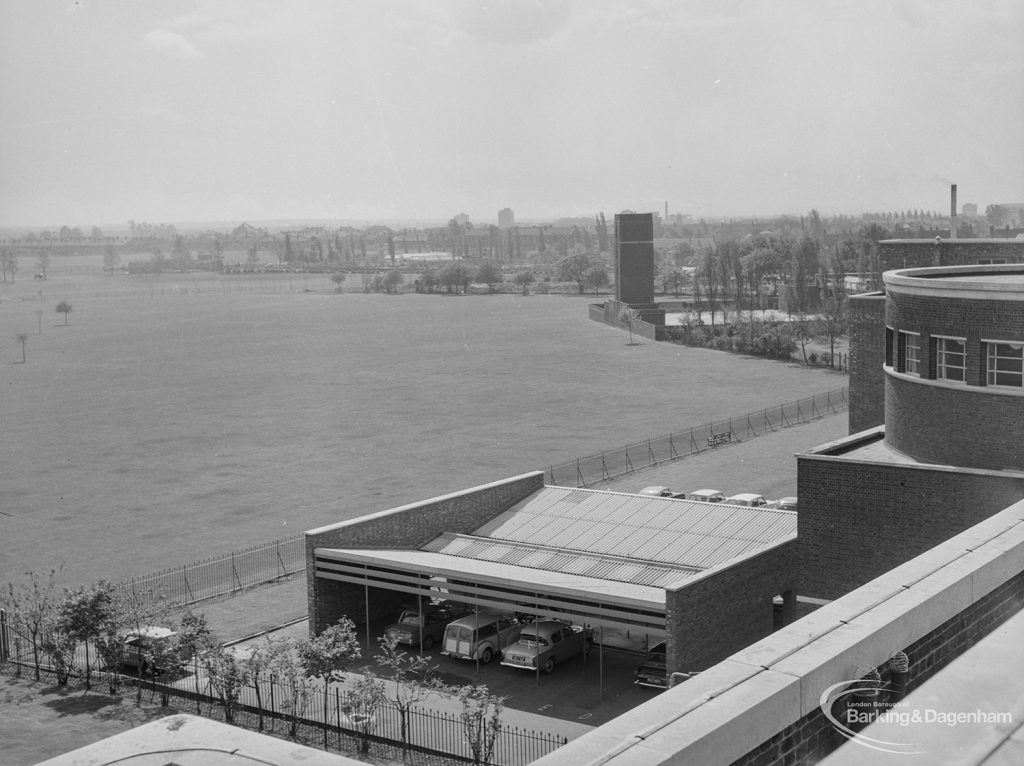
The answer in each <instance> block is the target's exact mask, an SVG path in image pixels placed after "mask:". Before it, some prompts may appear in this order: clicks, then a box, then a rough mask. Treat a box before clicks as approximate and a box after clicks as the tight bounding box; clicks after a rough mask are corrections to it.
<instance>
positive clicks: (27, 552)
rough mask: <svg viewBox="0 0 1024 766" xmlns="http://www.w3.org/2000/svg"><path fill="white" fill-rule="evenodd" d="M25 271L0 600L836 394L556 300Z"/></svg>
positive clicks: (10, 368) (11, 317)
mask: <svg viewBox="0 0 1024 766" xmlns="http://www.w3.org/2000/svg"><path fill="white" fill-rule="evenodd" d="M22 268H23V273H22V274H20V275H19V278H18V281H17V283H15V284H13V285H12V284H10V283H8V284H3V285H0V371H2V372H0V375H2V378H0V383H2V385H3V399H2V400H0V423H2V434H3V437H2V442H0V465H2V468H3V487H4V491H3V501H2V504H0V584H2V583H6V582H7V581H10V580H18V579H20V576H21V574H22V573H23V572H25V571H28V570H36V571H44V570H46V569H48V568H49V567H51V566H57V565H58V564H60V563H61V562H65V572H64V580H65V582H68V583H77V582H86V581H91V580H94V579H98V578H100V577H105V578H108V579H113V580H119V579H121V578H123V577H125V576H129V575H137V574H144V573H147V572H150V571H154V570H158V569H163V568H166V567H171V566H176V565H181V564H184V563H188V562H191V561H194V560H198V559H202V558H206V557H209V556H213V555H216V554H220V553H226V552H228V551H231V550H236V549H238V548H242V547H246V546H249V545H253V544H256V543H261V542H265V541H269V540H272V539H275V538H278V537H282V536H287V535H292V534H295V533H298V532H301V531H303V530H305V529H309V528H312V527H315V526H319V525H322V524H327V523H331V522H334V521H338V520H341V519H345V518H351V517H354V516H358V515H362V514H364V513H368V512H371V511H374V510H379V509H382V508H388V507H392V506H396V505H400V504H403V503H407V502H411V501H414V500H419V499H423V498H426V497H430V496H432V495H436V494H440V493H443V492H448V491H452V490H457V489H461V488H464V487H468V486H472V485H475V484H480V483H484V482H488V481H493V480H495V479H499V478H503V477H506V476H511V475H514V474H517V473H521V472H523V471H528V470H533V469H536V468H545V467H547V466H548V465H550V464H553V463H560V462H564V461H568V460H571V459H572V458H574V457H576V456H578V455H585V454H591V453H594V452H599V451H601V450H604V449H608V448H613V447H617V446H621V445H622V444H624V443H626V442H632V441H639V440H642V439H644V438H646V437H648V436H652V435H658V434H662V433H665V432H667V431H669V430H672V429H675V428H682V427H685V426H689V425H693V424H698V423H702V422H707V421H709V420H711V419H713V418H721V417H723V416H728V415H732V414H738V413H744V412H746V411H748V410H757V409H761V408H763V407H766V406H772V405H777V404H779V403H781V402H783V401H792V400H795V399H799V398H803V397H805V396H808V395H811V394H813V393H818V392H822V391H826V390H829V389H834V388H838V387H840V386H842V385H845V382H846V381H845V376H840V375H837V374H834V373H829V372H827V371H824V370H820V369H819V370H807V369H803V368H800V367H797V366H795V365H786V364H781V363H777V362H770V361H765V360H758V359H750V358H744V357H737V356H731V355H728V354H724V353H720V352H714V351H707V350H703V349H692V348H685V347H681V346H675V345H670V344H659V343H654V342H650V341H644V342H641V343H639V344H637V345H628V344H627V340H628V339H627V336H626V334H625V333H622V332H620V331H618V330H615V329H613V328H610V327H606V326H604V325H601V324H598V323H596V322H592V321H590V320H589V319H588V318H587V309H586V304H587V302H588V301H587V300H584V299H579V298H575V297H566V296H539V295H531V296H526V297H523V296H513V295H496V296H469V297H446V296H437V295H434V296H428V295H414V294H411V295H399V296H385V295H372V294H363V293H346V294H342V295H335V294H334V293H333V285H332V284H331V283H330V282H329V280H328V278H327V277H326V276H325V275H315V276H314V275H310V276H309V277H302V278H301V281H300V276H299V275H296V276H294V277H288V276H286V275H265V276H264V277H259V278H235V279H232V278H225V277H219V276H213V275H196V276H195V277H188V276H179V277H164V278H159V277H150V278H137V277H127V276H121V275H119V276H116V277H109V276H102V275H101V274H100V273H99V270H98V268H96V266H95V264H89V263H86V262H83V261H76V260H74V259H65V260H63V261H61V260H59V259H54V263H53V264H52V265H51V269H50V275H49V278H48V279H47V280H45V281H43V280H32V279H31V274H29V278H28V279H26V278H25V275H24V271H29V272H30V271H31V269H32V266H31V265H25V264H23V266H22ZM350 287H351V286H350ZM60 300H68V301H70V302H71V303H72V307H73V310H72V312H71V314H70V315H69V317H68V319H69V321H70V324H69V325H68V326H66V327H65V326H64V317H63V315H60V314H57V313H56V312H55V311H54V307H55V306H56V303H57V302H58V301H60ZM40 311H42V314H39V313H38V312H40ZM40 322H41V325H42V332H41V334H40V333H39V332H38V329H39V325H40ZM19 332H25V333H27V334H28V336H29V337H28V341H27V344H26V351H27V362H26V363H24V364H23V363H22V362H21V358H22V354H21V344H20V343H19V342H18V341H17V339H16V337H15V336H16V334H17V333H19Z"/></svg>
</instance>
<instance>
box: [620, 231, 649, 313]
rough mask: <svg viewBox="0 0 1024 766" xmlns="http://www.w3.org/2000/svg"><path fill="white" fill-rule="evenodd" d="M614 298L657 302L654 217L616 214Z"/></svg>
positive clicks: (646, 302) (645, 302) (623, 300)
mask: <svg viewBox="0 0 1024 766" xmlns="http://www.w3.org/2000/svg"><path fill="white" fill-rule="evenodd" d="M615 300H617V301H619V302H620V303H628V304H629V305H631V306H632V305H640V306H642V305H646V304H651V303H654V216H653V215H652V214H651V213H619V214H617V215H616V216H615Z"/></svg>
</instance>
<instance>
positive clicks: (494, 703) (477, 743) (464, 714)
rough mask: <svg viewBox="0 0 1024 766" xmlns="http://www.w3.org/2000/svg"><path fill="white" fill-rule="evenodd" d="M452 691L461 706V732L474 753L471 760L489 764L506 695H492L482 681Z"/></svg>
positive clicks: (499, 727)
mask: <svg viewBox="0 0 1024 766" xmlns="http://www.w3.org/2000/svg"><path fill="white" fill-rule="evenodd" d="M454 694H455V696H456V697H457V698H458V700H459V702H460V703H461V705H462V710H461V711H460V712H459V720H460V721H461V722H462V734H463V736H464V737H465V738H466V742H468V743H469V749H470V751H471V752H472V753H473V763H474V764H479V765H480V766H483V765H484V764H488V763H490V762H491V758H492V757H493V756H494V746H495V745H496V744H497V742H498V736H499V735H500V734H501V729H502V726H501V714H502V712H503V711H504V709H505V698H504V697H499V696H498V695H496V694H491V690H490V689H488V688H487V687H486V686H485V685H483V684H479V685H476V686H473V685H467V686H462V687H459V688H457V689H455V690H454Z"/></svg>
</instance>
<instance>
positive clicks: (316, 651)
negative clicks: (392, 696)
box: [298, 617, 360, 748]
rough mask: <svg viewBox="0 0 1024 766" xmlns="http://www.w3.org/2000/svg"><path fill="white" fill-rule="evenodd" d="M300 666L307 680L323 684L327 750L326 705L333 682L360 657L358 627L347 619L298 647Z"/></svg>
mask: <svg viewBox="0 0 1024 766" xmlns="http://www.w3.org/2000/svg"><path fill="white" fill-rule="evenodd" d="M298 649H299V662H300V663H302V667H303V668H304V669H305V671H306V675H307V676H312V677H314V678H319V679H321V680H322V681H323V684H324V747H325V748H326V747H327V701H328V699H329V695H330V686H331V681H336V680H339V677H340V675H341V674H342V673H344V672H345V670H346V669H347V668H348V664H349V662H351V661H352V660H357V659H359V657H360V651H359V641H358V639H357V638H356V626H355V623H353V622H352V620H350V619H349V618H348V617H342V618H341V619H340V620H338V622H337V623H335V624H334V625H331V626H329V627H327V628H325V629H324V630H323V631H322V632H320V633H319V634H318V635H316V636H314V637H313V638H311V639H309V640H307V641H303V642H301V643H300V644H299V647H298Z"/></svg>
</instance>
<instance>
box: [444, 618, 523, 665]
mask: <svg viewBox="0 0 1024 766" xmlns="http://www.w3.org/2000/svg"><path fill="white" fill-rule="evenodd" d="M522 629H523V626H522V624H521V623H520V622H519V620H517V619H516V618H515V617H513V616H512V615H509V614H499V613H497V612H476V613H474V614H470V615H467V616H466V617H462V618H460V619H458V620H455V621H454V622H452V623H449V624H448V627H446V628H445V630H444V643H443V644H442V646H441V654H444V655H447V656H448V657H452V658H454V659H460V660H479V661H480V664H481V665H486V664H487V663H488V662H490V661H491V660H492V659H494V657H496V656H498V655H499V654H501V652H502V650H503V649H504V648H505V647H506V646H508V645H509V644H514V643H515V642H516V641H517V640H518V639H519V633H520V631H521V630H522Z"/></svg>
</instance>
